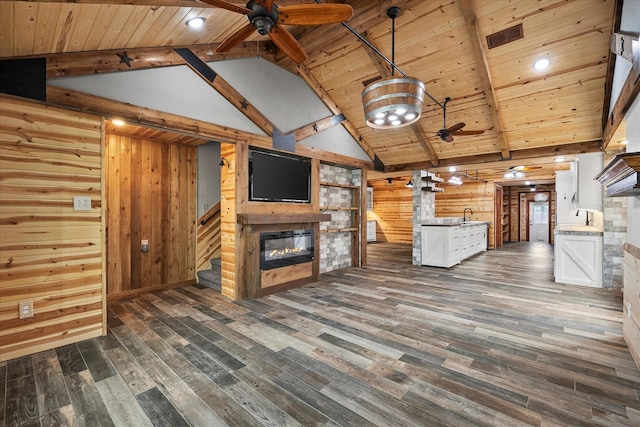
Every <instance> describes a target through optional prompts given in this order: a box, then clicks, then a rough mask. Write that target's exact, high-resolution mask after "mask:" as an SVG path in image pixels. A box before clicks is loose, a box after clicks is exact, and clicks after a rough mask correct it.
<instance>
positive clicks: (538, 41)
mask: <svg viewBox="0 0 640 427" xmlns="http://www.w3.org/2000/svg"><path fill="white" fill-rule="evenodd" d="M130 3H135V5H132V4H130ZM232 3H235V4H238V5H240V6H244V5H243V4H241V3H238V2H232ZM276 3H277V4H278V5H279V6H286V5H294V4H308V3H314V1H312V0H280V1H277V0H276ZM334 3H346V4H349V5H351V6H352V7H353V10H354V15H353V17H352V18H351V19H350V21H349V22H348V25H349V26H350V27H351V28H352V29H353V30H355V31H356V32H357V33H358V34H360V35H361V36H362V38H364V39H365V40H367V41H368V42H369V43H370V44H371V45H372V46H374V47H376V48H377V49H378V50H379V51H380V52H381V53H383V54H384V55H385V56H387V57H388V58H390V57H391V52H392V31H391V26H392V25H391V24H392V22H391V19H390V18H389V17H388V16H387V10H388V8H389V7H391V6H398V7H399V8H400V10H401V12H400V15H399V16H398V17H397V19H396V20H395V52H394V59H395V63H396V65H397V67H398V68H399V69H400V70H401V71H402V72H403V73H404V74H406V75H408V76H412V77H415V78H418V79H420V80H421V81H422V82H424V84H425V87H426V90H427V92H428V93H429V95H431V96H432V97H433V98H435V99H436V100H438V101H440V102H443V101H444V99H445V98H446V97H450V98H451V101H450V102H449V103H448V105H447V126H450V125H452V124H454V123H457V122H464V123H465V124H466V126H465V128H464V130H473V131H481V133H478V134H475V135H455V136H454V141H453V142H445V141H443V140H442V139H440V138H439V137H438V136H436V132H437V131H438V130H439V129H440V128H442V127H443V114H442V113H443V111H442V109H441V108H440V107H439V106H438V105H437V104H436V103H435V102H433V101H432V100H431V99H429V98H428V97H427V98H425V103H424V106H423V115H422V117H421V119H420V120H419V121H418V122H417V123H416V124H414V125H412V126H407V127H403V128H398V129H394V130H379V129H372V128H370V127H368V126H367V125H366V124H365V120H364V113H363V105H362V98H361V95H362V90H363V88H364V87H365V84H366V83H368V82H371V81H374V80H375V79H379V78H385V77H389V76H391V67H390V66H389V65H388V64H387V63H386V62H385V61H384V60H383V59H382V58H381V57H380V56H379V55H377V54H376V53H374V52H373V51H372V49H371V48H370V46H367V45H366V44H365V43H363V42H362V41H361V39H359V38H358V37H356V36H355V35H354V34H353V33H352V32H351V31H350V30H349V29H348V28H347V27H346V26H345V25H341V24H330V25H322V26H304V27H288V28H289V30H290V31H291V33H293V34H294V35H295V37H296V39H297V40H298V42H299V43H300V45H301V46H302V47H303V49H304V50H305V52H306V54H307V59H306V60H305V61H304V62H303V63H302V64H300V65H297V64H295V63H293V62H292V61H291V60H290V59H289V58H287V57H286V56H285V55H283V54H282V52H280V51H279V50H278V49H277V48H276V47H275V45H274V44H273V43H272V42H271V41H270V40H269V38H268V37H266V36H260V35H259V34H257V33H255V32H254V33H253V34H252V35H251V36H249V37H248V38H247V39H246V40H245V41H244V42H242V43H240V44H238V45H237V46H236V47H234V48H233V49H231V50H229V51H228V52H225V53H217V52H215V48H216V47H217V46H218V44H219V43H220V42H222V41H223V40H224V39H225V38H226V37H228V36H229V35H230V34H232V33H233V32H234V31H236V30H238V29H239V28H241V27H242V26H243V25H246V18H245V17H244V16H242V15H240V14H238V13H234V12H232V11H229V10H225V9H221V8H217V7H213V6H210V5H208V4H205V3H201V2H198V1H189V0H140V1H135V2H130V1H128V0H107V1H100V2H98V1H97V0H74V1H73V2H66V1H24V2H22V1H15V2H12V1H0V59H7V58H13V57H31V56H46V57H47V74H48V76H49V77H54V76H63V75H64V76H73V75H84V74H94V73H102V72H116V71H117V72H126V71H129V70H132V69H143V68H150V67H162V66H171V65H175V64H182V63H184V60H183V59H182V58H181V57H180V56H179V55H176V53H175V51H173V49H172V48H175V47H188V48H190V49H191V50H192V51H193V52H194V53H195V54H196V55H198V56H199V57H200V58H201V59H202V60H204V61H215V60H223V59H232V58H242V57H249V56H255V55H256V54H258V55H260V56H262V57H264V58H266V59H268V60H269V61H272V62H274V63H275V64H277V65H279V66H281V67H283V68H286V69H288V70H290V71H292V72H294V73H297V74H298V75H300V76H301V77H302V78H303V79H305V80H306V81H307V82H308V83H309V85H310V86H311V87H312V88H313V89H314V90H315V91H316V93H317V94H318V95H319V96H320V97H321V99H323V101H324V102H325V103H326V105H327V106H328V107H329V109H330V110H331V111H332V112H333V113H334V114H335V115H339V114H344V116H345V117H346V121H342V122H341V124H340V125H341V126H345V128H346V129H347V130H348V131H349V133H351V135H352V136H353V137H354V139H355V140H356V141H357V142H358V143H359V144H360V145H361V146H362V147H363V149H365V151H366V152H367V153H369V154H370V155H371V157H372V159H373V157H374V156H377V157H378V159H379V160H380V161H381V162H382V164H384V167H385V168H386V170H387V171H398V170H410V169H416V168H428V167H431V168H433V167H444V166H447V165H461V164H464V165H471V166H470V167H472V166H473V165H474V164H490V163H494V164H495V163H496V162H503V163H504V164H505V165H513V164H515V163H528V164H537V163H544V162H548V163H549V162H551V161H552V158H553V157H554V156H556V155H562V154H565V155H572V154H577V153H580V152H589V151H598V150H601V149H602V147H603V146H604V145H609V147H612V148H616V144H617V141H616V140H615V138H613V136H612V135H611V134H606V131H605V130H604V129H605V122H606V117H607V115H608V114H609V111H608V110H609V102H610V101H609V96H610V90H608V89H607V88H608V87H610V81H609V80H608V78H607V76H608V74H609V75H610V74H611V72H612V68H613V66H612V64H613V61H612V56H614V54H612V53H610V50H609V41H610V36H611V33H612V31H613V30H614V24H615V16H616V0H580V1H565V0H541V1H533V0H512V1H508V0H404V1H401V0H395V1H392V0H383V1H370V0H348V1H341V2H334ZM196 16H202V17H204V18H205V19H206V21H205V24H204V27H203V28H202V29H200V30H198V31H195V30H193V29H190V28H189V27H187V25H185V21H186V20H187V19H188V18H192V17H196ZM516 26H521V33H522V37H521V38H519V39H517V40H515V41H511V42H509V43H507V44H504V45H499V46H497V47H493V48H489V47H488V39H487V37H488V36H490V35H493V34H495V33H499V32H500V31H503V30H506V29H510V28H513V27H516ZM124 51H126V52H127V57H128V58H131V61H130V62H129V63H128V64H127V63H126V62H127V61H122V54H123V53H124ZM543 57H544V58H548V59H549V60H550V66H549V67H548V68H547V69H546V70H543V71H538V70H536V69H534V67H533V63H534V61H535V60H537V59H539V58H543Z"/></svg>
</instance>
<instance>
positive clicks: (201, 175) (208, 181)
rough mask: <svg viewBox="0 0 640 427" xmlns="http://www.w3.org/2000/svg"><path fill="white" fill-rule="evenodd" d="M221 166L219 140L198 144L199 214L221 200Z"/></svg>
mask: <svg viewBox="0 0 640 427" xmlns="http://www.w3.org/2000/svg"><path fill="white" fill-rule="evenodd" d="M221 167H222V166H220V143H219V142H210V143H208V144H204V145H200V146H198V216H200V215H202V214H204V213H205V212H206V211H208V210H209V209H211V207H213V206H214V205H215V204H216V203H218V202H219V201H220V168H221ZM224 167H227V166H224Z"/></svg>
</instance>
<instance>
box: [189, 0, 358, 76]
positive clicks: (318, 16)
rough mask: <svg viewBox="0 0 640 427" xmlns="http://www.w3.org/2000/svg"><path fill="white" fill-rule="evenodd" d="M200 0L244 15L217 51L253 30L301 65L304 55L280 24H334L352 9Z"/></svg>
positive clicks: (262, 1)
mask: <svg viewBox="0 0 640 427" xmlns="http://www.w3.org/2000/svg"><path fill="white" fill-rule="evenodd" d="M200 1H202V2H203V3H207V4H210V5H211V6H216V7H219V8H221V9H226V10H230V11H232V12H236V13H240V14H242V15H246V17H247V19H248V21H249V22H247V23H246V24H245V26H244V27H242V28H240V29H239V30H238V31H236V32H235V33H233V34H231V35H230V36H229V37H227V38H226V39H225V40H224V41H223V42H222V43H220V45H219V46H218V48H217V49H216V51H217V52H226V51H228V50H229V49H231V48H232V47H234V46H236V45H237V44H238V43H240V42H241V41H243V40H244V39H246V38H247V37H249V36H250V35H251V34H252V33H253V32H254V31H256V30H257V31H258V33H260V34H261V35H263V36H265V35H269V37H271V40H273V42H274V43H275V45H276V46H278V48H279V49H280V50H281V51H282V52H283V53H284V54H285V55H287V56H288V57H289V58H291V60H292V61H293V62H295V63H296V64H301V63H303V62H304V61H305V60H306V59H307V55H306V53H305V52H304V50H303V49H302V46H300V43H298V41H297V40H296V39H295V37H293V35H292V34H291V33H290V32H289V31H288V30H287V29H286V28H285V27H284V25H322V24H334V23H337V22H342V21H348V20H349V19H351V17H352V16H353V8H352V7H351V6H349V5H348V4H336V3H322V4H317V3H316V4H300V5H291V6H282V7H279V6H278V5H277V4H276V3H275V2H274V0H250V1H249V2H248V3H247V5H246V7H242V6H238V5H235V4H232V3H229V2H227V1H224V0H200Z"/></svg>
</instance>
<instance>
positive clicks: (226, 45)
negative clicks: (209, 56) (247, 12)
mask: <svg viewBox="0 0 640 427" xmlns="http://www.w3.org/2000/svg"><path fill="white" fill-rule="evenodd" d="M255 30H256V28H255V27H254V26H253V25H252V24H251V23H249V22H248V23H247V24H246V25H245V26H244V27H242V28H240V29H239V30H238V31H236V32H235V33H233V34H231V35H230V36H229V37H227V38H226V39H225V40H224V41H223V42H222V43H220V45H218V47H217V48H216V52H226V51H228V50H229V49H231V48H232V47H234V46H235V45H237V44H238V43H240V42H241V41H242V40H244V39H246V38H247V37H249V36H250V35H251V34H252V33H253V32H254V31H255Z"/></svg>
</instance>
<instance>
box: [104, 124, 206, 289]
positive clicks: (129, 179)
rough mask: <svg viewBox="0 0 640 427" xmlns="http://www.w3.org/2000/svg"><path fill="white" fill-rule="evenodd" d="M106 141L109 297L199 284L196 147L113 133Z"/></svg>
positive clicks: (108, 135)
mask: <svg viewBox="0 0 640 427" xmlns="http://www.w3.org/2000/svg"><path fill="white" fill-rule="evenodd" d="M107 143H108V150H109V155H108V157H109V160H108V167H109V170H108V171H107V173H108V176H109V185H108V191H107V195H106V200H107V209H108V212H109V215H108V218H107V229H108V230H109V234H108V239H107V260H108V265H109V276H108V278H107V281H108V288H109V289H108V290H109V297H110V298H113V297H115V296H117V295H126V294H129V293H131V292H133V293H137V292H141V291H147V290H149V289H152V288H157V287H167V286H174V285H177V284H181V283H185V282H187V283H189V282H195V263H196V252H195V246H196V231H195V229H196V207H195V191H196V190H195V185H196V182H195V181H196V180H195V170H196V166H195V161H196V159H195V151H196V149H195V148H194V147H189V146H178V145H174V144H169V143H164V142H157V141H152V140H148V139H145V138H143V137H128V136H125V135H113V134H107ZM192 205H193V206H192ZM143 240H148V252H146V253H143V252H142V241H143Z"/></svg>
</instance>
